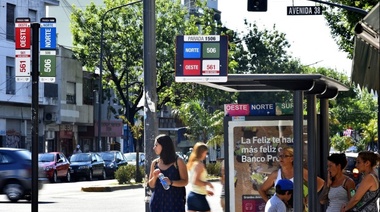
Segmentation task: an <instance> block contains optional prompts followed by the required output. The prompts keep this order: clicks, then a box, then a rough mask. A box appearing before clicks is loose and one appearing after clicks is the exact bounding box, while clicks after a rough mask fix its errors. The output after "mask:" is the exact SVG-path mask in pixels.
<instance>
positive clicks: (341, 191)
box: [319, 153, 355, 212]
mask: <svg viewBox="0 0 380 212" xmlns="http://www.w3.org/2000/svg"><path fill="white" fill-rule="evenodd" d="M346 165H347V158H346V155H345V154H344V153H342V154H332V155H330V156H329V157H328V158H327V181H326V182H325V186H324V188H323V190H322V192H321V195H320V198H319V201H320V203H321V204H326V203H328V206H327V209H326V212H339V211H340V209H341V208H342V206H343V205H344V204H345V203H347V202H348V201H349V200H350V199H351V190H355V182H354V181H353V180H352V179H351V178H349V177H348V176H346V175H344V174H343V170H344V168H345V167H346Z"/></svg>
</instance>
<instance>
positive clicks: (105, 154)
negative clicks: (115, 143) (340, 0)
mask: <svg viewBox="0 0 380 212" xmlns="http://www.w3.org/2000/svg"><path fill="white" fill-rule="evenodd" d="M100 156H102V158H103V160H104V161H113V159H114V156H113V153H109V152H101V153H100Z"/></svg>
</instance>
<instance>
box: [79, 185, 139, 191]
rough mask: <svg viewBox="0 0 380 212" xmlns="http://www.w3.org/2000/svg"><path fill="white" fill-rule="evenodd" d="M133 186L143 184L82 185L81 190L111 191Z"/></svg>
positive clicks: (132, 187)
mask: <svg viewBox="0 0 380 212" xmlns="http://www.w3.org/2000/svg"><path fill="white" fill-rule="evenodd" d="M135 188H143V185H142V184H136V185H115V186H93V187H82V188H81V191H84V192H111V191H118V190H125V189H135Z"/></svg>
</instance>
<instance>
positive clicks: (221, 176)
mask: <svg viewBox="0 0 380 212" xmlns="http://www.w3.org/2000/svg"><path fill="white" fill-rule="evenodd" d="M220 183H221V184H222V185H224V183H225V173H224V161H223V162H222V166H221V167H220Z"/></svg>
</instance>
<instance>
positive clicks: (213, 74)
mask: <svg viewBox="0 0 380 212" xmlns="http://www.w3.org/2000/svg"><path fill="white" fill-rule="evenodd" d="M227 47H228V40H227V36H220V35H181V36H177V40H176V76H175V81H176V82H226V81H227V65H228V64H227V56H228V55H227Z"/></svg>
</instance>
